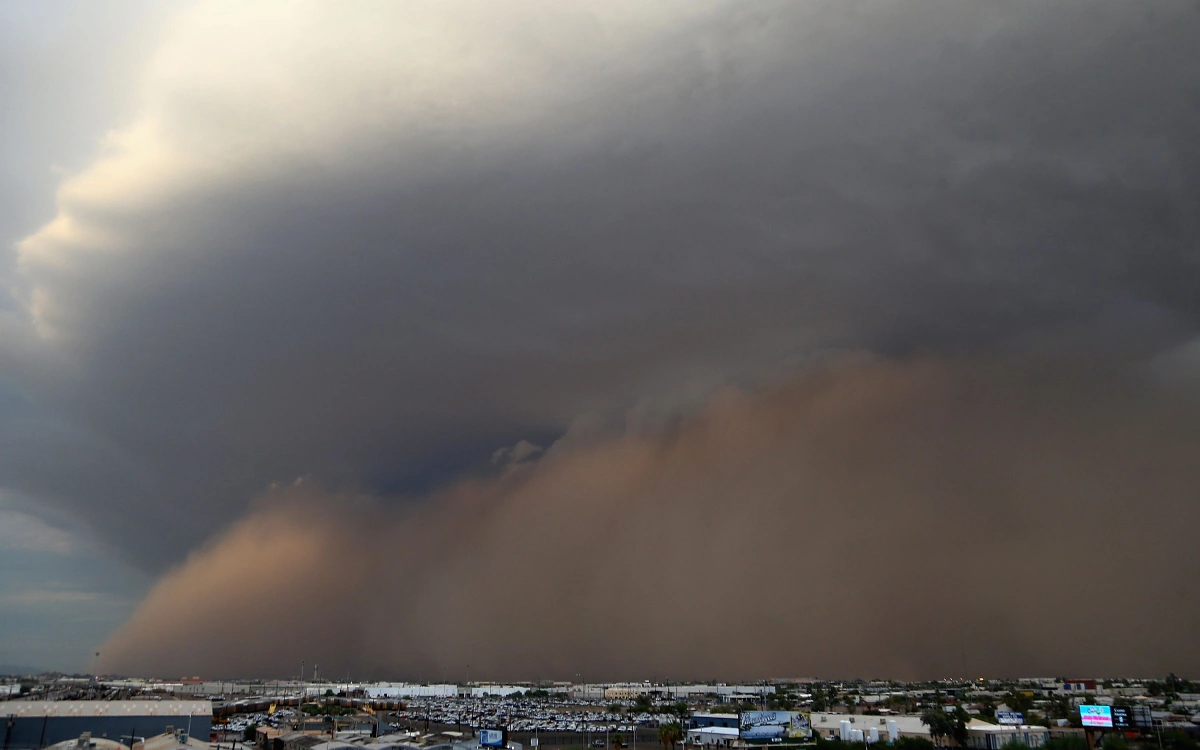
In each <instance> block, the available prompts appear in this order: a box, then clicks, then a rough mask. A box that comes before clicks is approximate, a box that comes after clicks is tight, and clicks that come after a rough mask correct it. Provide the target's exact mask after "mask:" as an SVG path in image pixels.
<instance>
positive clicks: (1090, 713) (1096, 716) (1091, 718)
mask: <svg viewBox="0 0 1200 750" xmlns="http://www.w3.org/2000/svg"><path fill="white" fill-rule="evenodd" d="M1079 718H1080V719H1081V720H1082V721H1083V725H1084V726H1085V727H1099V728H1103V729H1111V728H1112V725H1113V719H1112V706H1080V707H1079Z"/></svg>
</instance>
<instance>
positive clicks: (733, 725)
mask: <svg viewBox="0 0 1200 750" xmlns="http://www.w3.org/2000/svg"><path fill="white" fill-rule="evenodd" d="M706 727H721V728H722V729H737V728H738V715H737V714H692V716H691V718H690V719H688V725H687V728H688V729H704V728H706Z"/></svg>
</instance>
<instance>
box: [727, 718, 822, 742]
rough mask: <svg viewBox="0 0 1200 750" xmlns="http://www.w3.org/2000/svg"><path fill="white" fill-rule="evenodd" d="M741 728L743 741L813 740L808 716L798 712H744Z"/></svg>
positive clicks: (740, 734) (739, 733)
mask: <svg viewBox="0 0 1200 750" xmlns="http://www.w3.org/2000/svg"><path fill="white" fill-rule="evenodd" d="M739 727H740V728H739V731H738V736H739V737H741V738H742V739H743V740H773V739H776V738H780V739H782V738H784V737H787V738H788V739H805V740H806V739H811V738H812V724H810V723H809V719H808V714H804V713H800V712H798V711H743V712H742V715H741V720H740V722H739Z"/></svg>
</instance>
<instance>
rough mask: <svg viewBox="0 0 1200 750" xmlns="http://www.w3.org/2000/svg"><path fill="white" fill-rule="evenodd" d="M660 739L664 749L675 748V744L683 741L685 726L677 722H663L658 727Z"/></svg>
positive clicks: (670, 749) (671, 749)
mask: <svg viewBox="0 0 1200 750" xmlns="http://www.w3.org/2000/svg"><path fill="white" fill-rule="evenodd" d="M658 741H659V742H661V743H662V744H663V750H675V745H676V744H678V743H680V742H682V741H683V726H682V725H680V724H678V723H677V722H671V723H670V724H663V725H662V726H661V727H659V728H658Z"/></svg>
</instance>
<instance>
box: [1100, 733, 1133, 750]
mask: <svg viewBox="0 0 1200 750" xmlns="http://www.w3.org/2000/svg"><path fill="white" fill-rule="evenodd" d="M1100 747H1101V748H1102V750H1129V741H1128V740H1126V739H1125V735H1123V734H1116V733H1112V734H1106V735H1104V739H1103V740H1101V742H1100Z"/></svg>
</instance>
